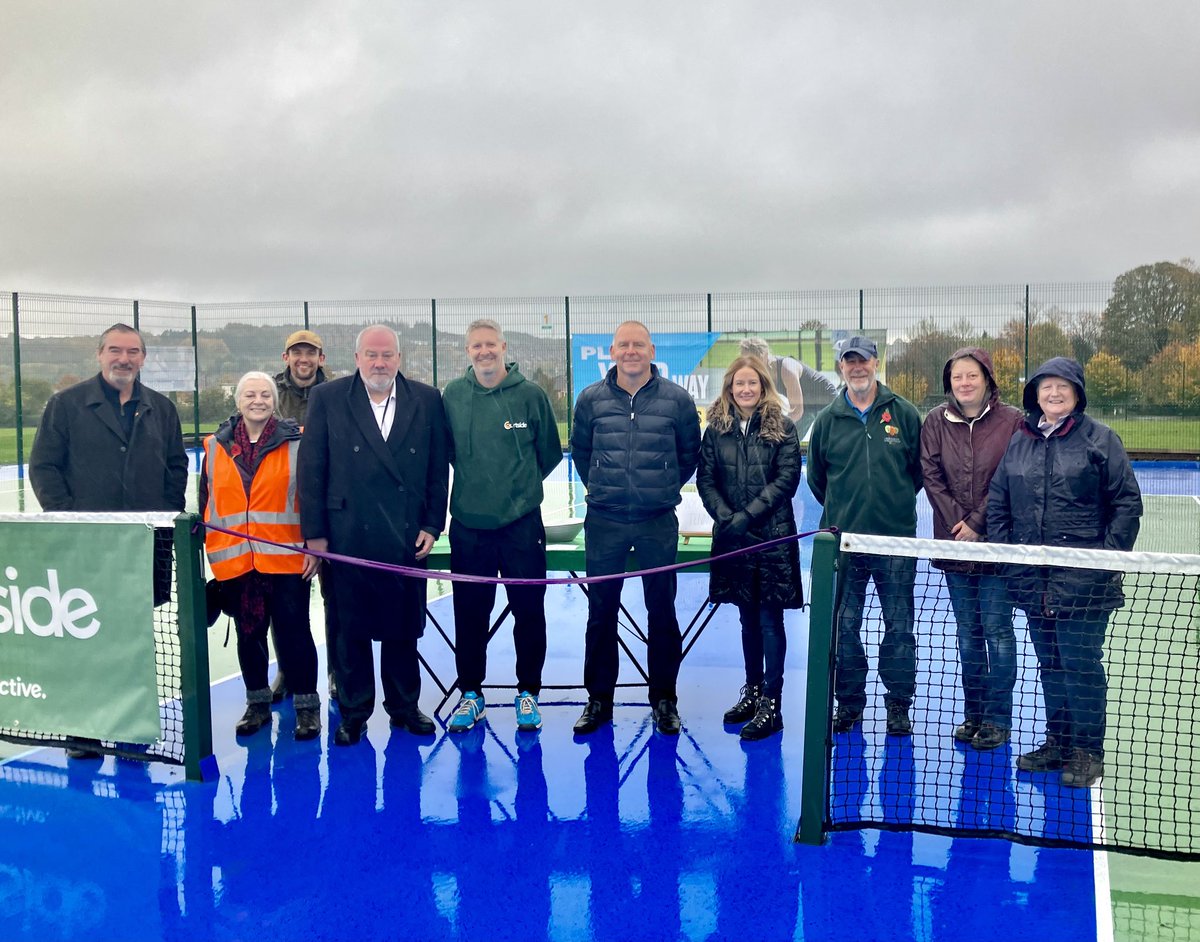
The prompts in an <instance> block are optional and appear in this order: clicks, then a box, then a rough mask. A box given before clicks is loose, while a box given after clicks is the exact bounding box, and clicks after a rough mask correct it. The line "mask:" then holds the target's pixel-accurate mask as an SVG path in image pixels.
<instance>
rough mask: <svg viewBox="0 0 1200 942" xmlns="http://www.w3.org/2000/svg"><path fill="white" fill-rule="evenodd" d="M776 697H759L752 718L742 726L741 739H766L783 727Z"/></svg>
mask: <svg viewBox="0 0 1200 942" xmlns="http://www.w3.org/2000/svg"><path fill="white" fill-rule="evenodd" d="M779 706H780V705H779V698H778V697H760V698H759V700H758V708H757V709H756V710H755V711H754V718H753V719H751V720H750V722H749V723H747V724H746V725H745V726H743V727H742V739H766V738H767V737H768V736H772V735H774V734H775V733H778V732H780V731H781V730H782V729H783V713H782V712H781V711H780V708H779Z"/></svg>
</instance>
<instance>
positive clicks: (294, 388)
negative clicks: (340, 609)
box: [271, 330, 337, 703]
mask: <svg viewBox="0 0 1200 942" xmlns="http://www.w3.org/2000/svg"><path fill="white" fill-rule="evenodd" d="M283 362H284V363H285V364H287V365H286V366H284V368H283V369H282V370H281V371H280V372H278V373H276V374H275V388H276V390H278V393H279V408H278V410H277V411H278V413H279V415H280V416H282V417H283V418H285V419H291V420H292V421H293V422H295V423H296V424H297V425H298V426H300V427H301V428H303V427H304V420H305V418H306V417H307V415H308V396H309V393H311V392H312V391H313V390H314V389H315V388H316V387H317V386H320V385H321V383H323V382H325V380H326V379H327V377H326V375H325V345H324V343H322V341H321V338H320V336H318V335H317V334H315V333H313V332H312V331H311V330H296V331H293V332H292V333H290V334H288V338H287V340H285V341H284V343H283ZM317 581H318V583H319V584H320V586H321V599H322V601H323V602H324V603H325V657H326V659H327V660H328V662H329V699H330V700H335V701H336V700H337V680H336V678H335V676H334V673H335V672H334V670H333V654H334V651H335V650H336V649H337V643H336V639H337V613H336V611H335V609H334V607H333V606H332V605H330V604H329V595H328V593H327V592H326V590H325V580H324V578H322V577H321V575H320V570H318V572H317ZM271 640H272V641H274V640H275V637H274V629H272V636H271ZM275 650H276V651H278V650H279V645H278V644H276V645H275ZM287 695H288V686H287V675H286V674H285V673H284V672H283V668H282V667H280V668H279V670H278V671H277V672H276V674H275V683H274V684H273V685H272V686H271V702H272V703H279V702H281V701H282V700H283V699H284V697H286V696H287Z"/></svg>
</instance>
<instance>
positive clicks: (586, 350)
mask: <svg viewBox="0 0 1200 942" xmlns="http://www.w3.org/2000/svg"><path fill="white" fill-rule="evenodd" d="M720 337H721V335H720V334H716V333H712V334H710V333H704V332H693V333H670V334H667V333H656V334H654V335H653V340H654V365H655V366H657V367H658V373H659V375H660V376H662V377H663V378H664V379H669V380H670V381H671V382H673V383H678V384H679V385H680V386H682V387H683V388H684V389H686V390H687V392H688V394H689V395H690V396H691V397H692V399H694V400H695V402H696V405H697V406H698V407H699V408H700V410H701V412H703V410H704V408H705V407H706V406H707V405H708V404H709V403H710V402H712V401H713V399H714V398H715V397H716V395H717V393H719V392H720V391H721V376H722V374H723V373H724V368H723V367H717V366H714V365H711V364H709V363H708V353H709V351H710V350H711V349H712V346H713V344H715V343H716V342H717V341H718V340H719V339H720ZM611 346H612V334H611V333H607V334H574V335H573V336H572V337H571V357H572V359H573V360H574V362H573V363H572V364H571V376H572V377H573V379H574V386H575V389H574V393H575V398H576V399H578V398H579V394H580V393H581V392H583V391H584V390H585V389H586V388H587V387H588V386H590V385H592V383H595V382H598V381H599V380H602V379H604V377H605V375H606V374H607V373H608V370H609V367H611V366H612V365H613V364H612V359H611V358H610V357H609V353H608V351H609V347H611ZM714 375H715V376H716V380H715V382H714V380H713V377H714Z"/></svg>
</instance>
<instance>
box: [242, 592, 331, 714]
mask: <svg viewBox="0 0 1200 942" xmlns="http://www.w3.org/2000/svg"><path fill="white" fill-rule="evenodd" d="M239 578H245V577H239ZM237 582H238V580H237V579H233V580H230V584H229V591H231V592H237V591H239V590H238V589H237ZM266 583H267V586H268V589H267V594H266V610H267V620H266V622H264V623H263V625H262V626H261V627H260V628H259V629H258V630H257V631H253V632H245V631H243V630H242V623H241V619H234V620H235V621H236V622H237V655H238V666H239V667H241V669H242V680H243V681H244V682H245V684H246V689H247V690H262V689H263V688H264V687H266V686H268V680H267V665H268V663H269V660H270V656H269V654H268V652H267V624H268V623H269V624H270V625H271V626H272V627H273V628H274V633H275V650H276V653H277V654H278V655H279V663H280V665H281V666H282V668H283V670H284V671H285V672H286V674H287V678H288V685H289V686H290V687H291V689H292V691H293V692H294V693H298V694H306V693H316V692H317V646H316V645H315V644H314V643H313V638H312V630H311V628H310V626H309V620H308V594H309V588H308V583H307V582H305V581H304V578H303V577H302V576H298V575H283V574H280V575H272V576H267V578H266Z"/></svg>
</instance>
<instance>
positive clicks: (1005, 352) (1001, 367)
mask: <svg viewBox="0 0 1200 942" xmlns="http://www.w3.org/2000/svg"><path fill="white" fill-rule="evenodd" d="M990 352H991V354H992V379H994V380H995V381H996V388H997V389H999V390H1000V398H1001V399H1003V400H1004V401H1005V402H1007V403H1008V404H1009V405H1014V406H1017V407H1018V408H1020V406H1021V368H1022V363H1023V361H1022V359H1021V356H1020V354H1018V353H1017V351H1016V350H1013V349H1012V348H1011V347H996V348H994V349H993V350H991V351H990Z"/></svg>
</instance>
